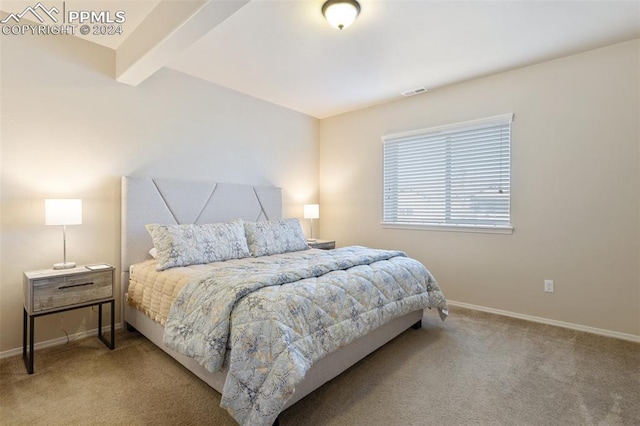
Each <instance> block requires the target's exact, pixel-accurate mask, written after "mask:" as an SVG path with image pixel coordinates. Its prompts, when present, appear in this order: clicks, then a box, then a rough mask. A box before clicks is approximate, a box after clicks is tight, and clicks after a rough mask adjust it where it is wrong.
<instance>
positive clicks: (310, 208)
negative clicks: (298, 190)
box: [304, 204, 320, 219]
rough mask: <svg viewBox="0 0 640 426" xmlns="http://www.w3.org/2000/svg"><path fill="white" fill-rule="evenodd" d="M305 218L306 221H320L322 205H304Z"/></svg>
mask: <svg viewBox="0 0 640 426" xmlns="http://www.w3.org/2000/svg"><path fill="white" fill-rule="evenodd" d="M304 218H305V219H319V218H320V205H318V204H305V205H304Z"/></svg>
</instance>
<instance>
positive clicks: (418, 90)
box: [401, 87, 428, 96]
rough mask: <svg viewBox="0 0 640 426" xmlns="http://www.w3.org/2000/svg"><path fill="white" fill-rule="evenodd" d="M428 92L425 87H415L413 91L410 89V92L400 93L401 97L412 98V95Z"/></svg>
mask: <svg viewBox="0 0 640 426" xmlns="http://www.w3.org/2000/svg"><path fill="white" fill-rule="evenodd" d="M427 92H428V90H427V88H426V87H416V88H415V89H411V90H407V91H405V92H402V93H401V94H402V96H413V95H419V94H420V93H427Z"/></svg>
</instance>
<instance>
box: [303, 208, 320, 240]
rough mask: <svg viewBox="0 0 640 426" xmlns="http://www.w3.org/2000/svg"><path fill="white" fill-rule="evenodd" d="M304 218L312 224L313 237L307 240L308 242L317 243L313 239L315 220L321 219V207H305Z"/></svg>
mask: <svg viewBox="0 0 640 426" xmlns="http://www.w3.org/2000/svg"><path fill="white" fill-rule="evenodd" d="M304 218H305V219H309V223H310V224H311V225H310V227H311V236H310V237H309V238H308V239H307V241H312V242H313V241H315V240H316V239H315V238H313V219H319V218H320V205H318V204H305V205H304Z"/></svg>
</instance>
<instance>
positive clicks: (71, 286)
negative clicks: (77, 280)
mask: <svg viewBox="0 0 640 426" xmlns="http://www.w3.org/2000/svg"><path fill="white" fill-rule="evenodd" d="M92 284H93V281H92V282H90V283H82V284H69V285H62V286H60V287H58V290H64V289H67V288H73V287H84V286H85V285H92Z"/></svg>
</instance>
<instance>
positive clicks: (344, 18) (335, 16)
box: [322, 0, 360, 30]
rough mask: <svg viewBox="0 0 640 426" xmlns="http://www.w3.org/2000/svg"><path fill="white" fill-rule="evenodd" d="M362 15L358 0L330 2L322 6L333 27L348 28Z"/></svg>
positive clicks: (331, 0) (323, 12)
mask: <svg viewBox="0 0 640 426" xmlns="http://www.w3.org/2000/svg"><path fill="white" fill-rule="evenodd" d="M359 13H360V3H358V2H357V1H356V0H328V1H327V2H326V3H325V4H324V5H322V14H323V15H324V17H325V18H326V19H327V21H328V22H329V24H330V25H331V26H332V27H335V28H338V29H339V30H341V29H343V28H347V27H348V26H349V25H351V24H353V21H355V20H356V16H358V14H359Z"/></svg>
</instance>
